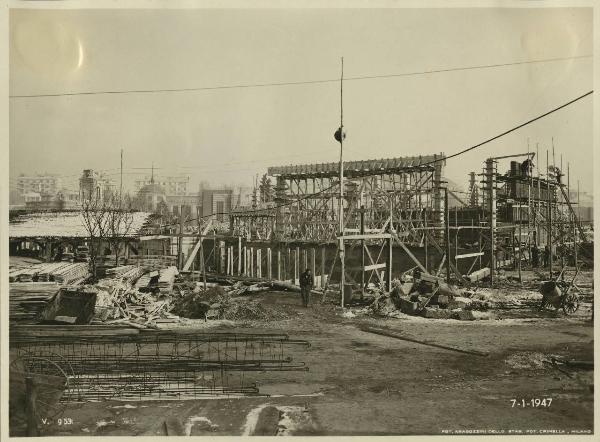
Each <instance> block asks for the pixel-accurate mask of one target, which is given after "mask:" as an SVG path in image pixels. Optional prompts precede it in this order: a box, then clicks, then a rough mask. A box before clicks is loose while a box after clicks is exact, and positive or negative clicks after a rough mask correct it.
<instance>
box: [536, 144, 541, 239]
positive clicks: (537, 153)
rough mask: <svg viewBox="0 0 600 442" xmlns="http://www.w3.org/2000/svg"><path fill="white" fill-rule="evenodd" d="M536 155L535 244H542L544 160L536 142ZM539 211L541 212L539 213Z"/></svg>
mask: <svg viewBox="0 0 600 442" xmlns="http://www.w3.org/2000/svg"><path fill="white" fill-rule="evenodd" d="M535 157H536V158H538V167H537V190H538V191H537V198H536V199H537V209H536V215H535V221H536V222H535V231H536V240H535V245H538V246H539V245H540V234H541V233H542V231H541V229H540V222H539V221H540V220H539V215H541V213H542V187H541V186H542V185H541V183H540V169H541V165H542V162H541V160H540V159H539V158H540V152H539V144H538V143H535ZM538 211H539V213H537V212H538Z"/></svg>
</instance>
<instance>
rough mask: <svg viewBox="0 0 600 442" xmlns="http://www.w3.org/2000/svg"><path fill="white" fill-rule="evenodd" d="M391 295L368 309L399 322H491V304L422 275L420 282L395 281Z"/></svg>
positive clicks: (387, 294)
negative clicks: (407, 317)
mask: <svg viewBox="0 0 600 442" xmlns="http://www.w3.org/2000/svg"><path fill="white" fill-rule="evenodd" d="M392 287H393V288H392V291H391V292H390V293H383V292H381V293H379V294H378V295H377V296H376V297H375V299H374V301H373V302H372V303H371V305H370V306H369V309H370V311H371V313H373V314H375V315H377V316H387V317H392V318H394V317H395V318H399V317H402V316H403V315H412V316H423V317H425V318H431V319H458V320H462V321H472V320H476V319H489V318H490V315H489V313H488V312H487V310H489V308H490V307H491V303H490V302H489V301H487V300H486V299H482V298H475V297H474V293H473V292H470V291H468V290H462V291H461V290H459V289H458V288H456V287H453V286H450V285H448V284H446V283H445V282H443V281H442V280H441V279H439V278H436V277H432V276H430V275H422V276H421V277H420V278H419V279H416V280H414V281H410V280H404V281H401V280H395V281H393V284H392Z"/></svg>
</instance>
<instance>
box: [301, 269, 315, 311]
mask: <svg viewBox="0 0 600 442" xmlns="http://www.w3.org/2000/svg"><path fill="white" fill-rule="evenodd" d="M313 284H314V280H313V275H312V273H311V272H310V270H309V269H306V270H305V271H304V272H303V273H302V274H301V275H300V292H301V293H302V305H303V306H304V307H308V301H309V298H310V291H311V290H312V288H313Z"/></svg>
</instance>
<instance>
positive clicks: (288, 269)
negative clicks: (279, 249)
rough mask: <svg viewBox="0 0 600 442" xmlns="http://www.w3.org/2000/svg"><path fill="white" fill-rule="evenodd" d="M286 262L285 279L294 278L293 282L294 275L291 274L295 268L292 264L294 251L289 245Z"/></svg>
mask: <svg viewBox="0 0 600 442" xmlns="http://www.w3.org/2000/svg"><path fill="white" fill-rule="evenodd" d="M285 263H286V265H285V266H286V271H285V279H290V280H292V284H293V283H294V276H293V275H292V274H291V273H292V270H293V266H292V251H291V249H290V248H289V247H288V248H287V259H286V261H285Z"/></svg>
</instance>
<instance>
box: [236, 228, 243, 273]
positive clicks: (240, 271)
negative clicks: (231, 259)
mask: <svg viewBox="0 0 600 442" xmlns="http://www.w3.org/2000/svg"><path fill="white" fill-rule="evenodd" d="M237 274H238V276H239V275H241V274H242V237H241V236H240V237H238V266H237Z"/></svg>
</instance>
